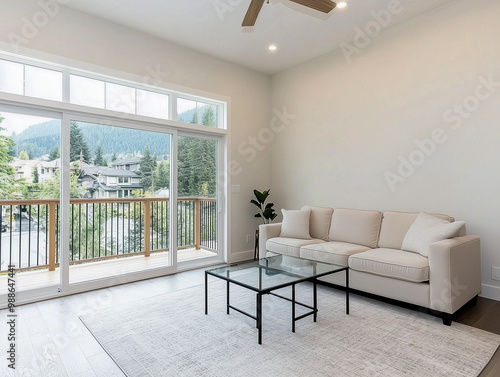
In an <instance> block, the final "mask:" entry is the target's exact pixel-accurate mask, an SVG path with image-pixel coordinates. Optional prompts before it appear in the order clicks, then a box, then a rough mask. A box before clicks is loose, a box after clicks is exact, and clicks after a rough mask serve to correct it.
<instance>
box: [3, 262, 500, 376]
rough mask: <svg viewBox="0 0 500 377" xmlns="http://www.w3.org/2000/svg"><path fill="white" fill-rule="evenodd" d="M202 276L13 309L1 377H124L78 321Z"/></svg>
mask: <svg viewBox="0 0 500 377" xmlns="http://www.w3.org/2000/svg"><path fill="white" fill-rule="evenodd" d="M203 271H204V269H198V270H193V271H188V272H182V273H178V274H175V275H170V276H165V277H161V278H155V279H150V280H145V281H140V282H136V283H130V284H125V285H121V286H115V287H110V288H106V289H101V290H96V291H92V292H86V293H81V294H78V295H73V296H68V297H63V298H58V299H54V300H48V301H42V302H38V303H34V304H29V305H24V306H20V307H18V308H16V314H17V318H16V319H17V325H16V326H17V327H16V332H17V335H18V345H17V360H16V361H17V369H16V374H15V373H13V371H12V370H10V369H8V368H7V360H6V357H5V356H2V357H1V358H0V371H1V372H0V375H1V376H2V377H3V376H5V377H14V376H15V377H17V376H32V377H35V376H42V377H46V376H68V377H108V376H116V377H123V376H124V374H123V373H122V372H121V370H120V369H119V368H118V367H117V366H116V364H115V363H114V362H113V360H112V359H111V358H110V357H109V356H108V355H107V354H106V352H105V351H104V350H103V349H102V348H101V346H100V345H99V344H98V343H97V341H96V340H95V339H94V337H93V336H92V335H91V334H90V333H89V331H88V330H87V329H86V327H85V326H84V325H83V324H82V322H81V321H80V319H79V316H80V315H83V314H86V313H92V312H94V311H96V310H102V309H104V308H108V307H114V306H116V305H120V304H123V303H127V302H134V301H138V300H140V299H143V298H145V297H153V296H155V295H159V294H163V293H167V292H172V291H175V290H180V289H184V288H188V287H192V286H196V285H200V289H202V288H201V285H202V284H203V283H204V273H203ZM388 305H389V304H388ZM7 314H8V313H7V311H6V310H2V311H0V349H1V350H7V349H8V347H7V344H6V343H7V339H6V338H7V337H6V334H7V333H8V329H7V326H6V323H7V320H6V318H7V317H6V316H7ZM499 318H500V302H499V301H493V300H488V299H483V298H479V300H478V303H477V305H475V306H473V307H470V308H466V309H464V310H462V311H461V312H460V313H458V315H457V316H456V318H455V320H456V321H458V322H461V323H464V324H467V325H470V326H474V327H478V328H481V329H484V330H487V331H491V332H494V333H497V334H500V321H499V320H498V319H499ZM116 320H117V321H119V320H120V318H117V319H116ZM249 362H250V361H249ZM494 376H496V377H497V376H500V351H497V353H496V355H495V357H494V358H493V360H492V361H491V362H490V364H488V366H487V368H486V369H485V370H484V371H483V373H482V374H481V375H480V377H494Z"/></svg>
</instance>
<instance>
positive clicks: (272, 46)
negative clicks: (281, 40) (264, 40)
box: [268, 45, 278, 51]
mask: <svg viewBox="0 0 500 377" xmlns="http://www.w3.org/2000/svg"><path fill="white" fill-rule="evenodd" d="M277 48H278V47H277V46H276V45H269V47H268V49H269V51H276V49H277Z"/></svg>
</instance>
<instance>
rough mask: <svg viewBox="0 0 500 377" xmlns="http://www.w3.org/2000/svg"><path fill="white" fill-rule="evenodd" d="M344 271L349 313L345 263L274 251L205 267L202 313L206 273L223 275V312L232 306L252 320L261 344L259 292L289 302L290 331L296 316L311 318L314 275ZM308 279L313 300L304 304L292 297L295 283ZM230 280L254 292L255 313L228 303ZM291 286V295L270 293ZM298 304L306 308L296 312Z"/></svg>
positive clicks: (297, 318)
mask: <svg viewBox="0 0 500 377" xmlns="http://www.w3.org/2000/svg"><path fill="white" fill-rule="evenodd" d="M341 271H345V272H346V282H345V283H346V289H345V293H346V295H345V300H346V314H349V270H348V267H346V266H340V265H335V264H328V263H322V262H317V261H312V260H309V259H303V258H298V257H292V256H289V255H276V256H271V257H267V258H262V259H259V260H257V261H253V262H248V263H242V264H236V265H231V266H224V267H218V268H213V269H208V270H206V271H205V314H208V276H209V275H211V276H215V277H217V278H219V279H223V280H225V281H226V282H227V284H226V297H227V304H226V308H227V314H229V310H230V309H233V310H235V311H237V312H239V313H242V314H244V315H246V316H248V317H250V318H252V319H254V320H255V321H256V324H257V329H258V342H259V344H262V295H265V294H272V295H274V296H277V297H280V298H282V299H285V300H288V301H291V303H292V332H295V322H296V321H298V320H299V319H302V318H304V317H307V316H310V315H312V316H313V318H314V322H316V317H317V313H318V302H317V301H318V300H317V297H318V296H317V289H316V288H317V287H316V285H317V279H318V278H319V277H321V276H325V275H330V274H334V273H336V272H341ZM305 281H309V282H312V283H313V304H312V306H311V305H306V304H304V303H300V302H297V301H296V300H295V285H296V284H298V283H302V282H305ZM230 284H237V285H239V286H241V287H244V288H247V289H250V290H252V291H254V292H256V293H257V300H256V301H257V303H256V306H257V308H256V313H255V315H253V314H250V313H247V312H245V311H243V310H241V309H238V308H236V307H234V306H232V305H231V304H230V297H229V296H230V294H229V293H230V289H229V288H230ZM289 286H291V287H292V298H291V299H290V298H288V297H283V296H280V295H278V294H275V293H273V291H274V290H277V289H280V288H284V287H289ZM296 305H300V306H303V307H305V308H307V309H310V311H308V312H306V313H305V314H302V315H299V316H296V315H295V309H296V308H295V306H296Z"/></svg>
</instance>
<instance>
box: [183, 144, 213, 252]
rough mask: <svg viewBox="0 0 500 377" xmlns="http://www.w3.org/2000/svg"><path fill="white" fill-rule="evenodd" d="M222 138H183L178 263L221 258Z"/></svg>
mask: <svg viewBox="0 0 500 377" xmlns="http://www.w3.org/2000/svg"><path fill="white" fill-rule="evenodd" d="M219 148H220V142H219V140H218V139H213V138H205V137H201V136H179V138H178V154H177V156H178V158H177V193H178V197H177V211H178V215H177V221H178V224H177V226H178V232H177V245H178V252H177V261H178V262H188V261H194V260H200V259H205V258H213V257H216V256H218V255H219V250H220V240H221V235H220V229H219V225H220V224H221V219H220V214H221V211H220V209H221V207H220V205H221V204H220V202H219V200H218V197H219V193H220V191H221V190H222V188H221V187H220V185H219V183H218V180H217V177H218V168H219V155H220V153H219Z"/></svg>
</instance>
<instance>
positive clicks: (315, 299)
mask: <svg viewBox="0 0 500 377" xmlns="http://www.w3.org/2000/svg"><path fill="white" fill-rule="evenodd" d="M313 284H314V287H313V289H314V291H313V307H314V322H316V317H317V316H318V290H317V285H316V279H314V283H313Z"/></svg>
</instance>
